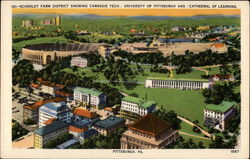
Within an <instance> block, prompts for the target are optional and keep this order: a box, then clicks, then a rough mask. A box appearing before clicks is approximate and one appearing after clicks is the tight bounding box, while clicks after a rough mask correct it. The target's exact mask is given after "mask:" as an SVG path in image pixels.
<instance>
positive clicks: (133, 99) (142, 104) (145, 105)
mask: <svg viewBox="0 0 250 159" xmlns="http://www.w3.org/2000/svg"><path fill="white" fill-rule="evenodd" d="M122 100H123V101H127V102H131V103H136V104H138V106H139V107H143V108H148V107H151V106H152V105H155V104H157V102H155V101H147V102H145V101H143V100H142V99H140V98H137V97H132V96H126V97H124V98H123V99H122Z"/></svg>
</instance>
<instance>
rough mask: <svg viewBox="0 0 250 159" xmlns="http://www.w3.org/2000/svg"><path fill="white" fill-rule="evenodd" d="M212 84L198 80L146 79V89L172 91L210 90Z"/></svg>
mask: <svg viewBox="0 0 250 159" xmlns="http://www.w3.org/2000/svg"><path fill="white" fill-rule="evenodd" d="M211 86H212V83H211V82H209V81H198V80H193V81H191V80H186V81H185V80H178V79H176V80H175V79H172V80H171V79H166V80H164V79H146V80H145V87H146V88H170V89H205V88H210V87H211Z"/></svg>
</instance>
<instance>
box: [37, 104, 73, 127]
mask: <svg viewBox="0 0 250 159" xmlns="http://www.w3.org/2000/svg"><path fill="white" fill-rule="evenodd" d="M51 118H55V119H58V120H61V121H63V122H66V123H69V122H70V121H71V113H70V110H69V108H68V106H67V105H66V103H65V102H59V103H55V102H51V103H47V104H44V105H43V106H41V107H40V108H39V127H42V126H44V125H45V124H44V122H45V121H47V120H49V119H51Z"/></svg>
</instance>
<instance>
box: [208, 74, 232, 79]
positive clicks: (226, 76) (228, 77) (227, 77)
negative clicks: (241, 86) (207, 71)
mask: <svg viewBox="0 0 250 159" xmlns="http://www.w3.org/2000/svg"><path fill="white" fill-rule="evenodd" d="M212 79H213V81H234V76H232V75H222V74H215V75H213V76H212Z"/></svg>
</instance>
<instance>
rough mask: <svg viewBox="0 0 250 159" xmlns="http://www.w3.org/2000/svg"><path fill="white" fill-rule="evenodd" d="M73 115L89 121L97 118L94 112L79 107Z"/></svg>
mask: <svg viewBox="0 0 250 159" xmlns="http://www.w3.org/2000/svg"><path fill="white" fill-rule="evenodd" d="M74 114H75V115H78V116H82V117H85V118H89V119H93V118H96V117H98V114H96V113H95V112H91V111H88V110H86V109H84V108H81V107H78V108H76V109H75V111H74Z"/></svg>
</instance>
